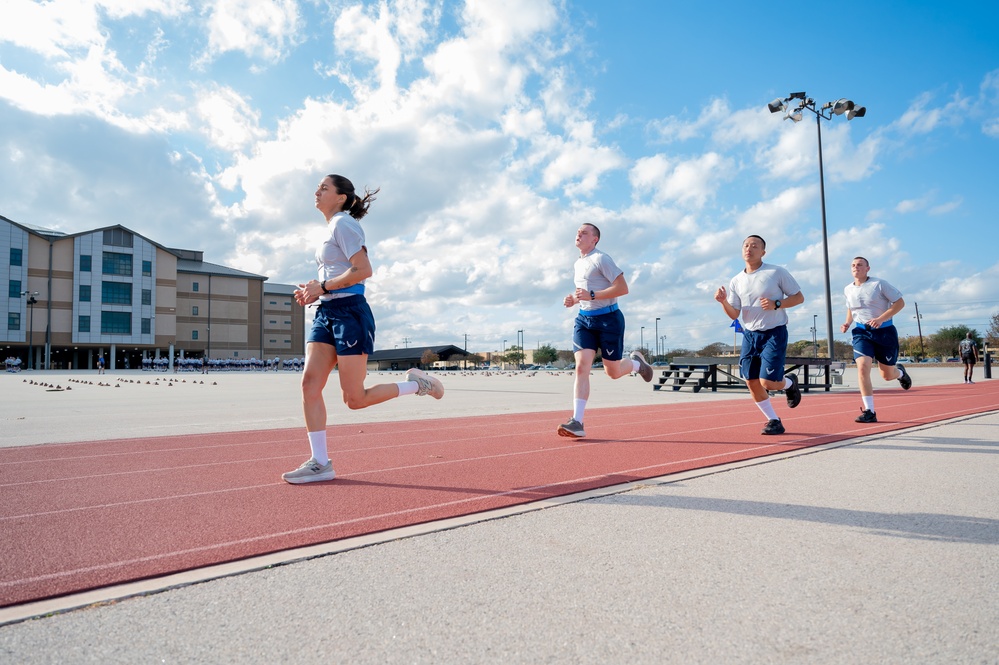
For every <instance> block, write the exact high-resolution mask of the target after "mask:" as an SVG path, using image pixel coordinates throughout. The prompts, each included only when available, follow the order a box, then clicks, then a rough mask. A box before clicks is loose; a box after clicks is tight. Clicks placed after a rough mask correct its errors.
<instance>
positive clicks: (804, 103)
mask: <svg viewBox="0 0 999 665" xmlns="http://www.w3.org/2000/svg"><path fill="white" fill-rule="evenodd" d="M795 99H796V100H798V105H797V106H796V107H794V108H791V107H789V106H788V102H791V101H792V100H795ZM767 108H768V109H770V112H771V113H777V112H779V111H785V113H784V119H785V120H791V121H793V122H801V118H802V114H801V112H802V110H805V109H807V110H809V111H811V112H812V113H814V114H815V127H816V130H817V131H818V136H819V198H820V199H821V201H822V260H823V266H824V267H825V278H826V334H827V335H828V337H829V360H835V359H836V358H835V356H836V347H835V346H833V320H832V294H831V292H830V289H829V237H828V233H827V231H826V183H825V174H824V173H823V169H822V120H823V119H826V120H832V117H833V115H843V114H844V113H845V114H846V119H847V120H853V119H854V118H863V117H864V116H865V115H867V108H865V107H863V106H857V105H856V104H854V103H853V102H852V101H850V100H849V99H837V100H836V101H835V102H826V103H825V104H823V105H822V107H821V108H819V109H816V108H815V100H814V99H812V98H811V97H809V96H807V95H806V94H805V93H804V92H792V93H791V94H790V95H788V96H787V98H785V99H780V98H779V97H778V98H777V99H775V100H773V101H772V102H770V103H769V104H767ZM826 111H829V115H826V114H825V112H826Z"/></svg>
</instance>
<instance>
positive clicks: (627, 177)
mask: <svg viewBox="0 0 999 665" xmlns="http://www.w3.org/2000/svg"><path fill="white" fill-rule="evenodd" d="M996 34H999V8H997V5H996V4H995V3H994V2H984V1H982V2H957V3H946V4H945V3H938V2H912V1H909V2H872V3H867V4H865V5H864V6H863V7H860V6H851V5H847V4H831V3H794V4H787V3H765V4H762V5H760V4H759V3H757V4H756V5H753V4H751V3H745V2H735V1H732V2H716V3H691V2H682V3H681V2H672V1H661V2H651V1H648V2H627V1H625V2H620V3H607V2H597V1H595V0H586V1H582V0H565V1H547V0H505V1H503V2H500V1H497V0H478V1H474V2H457V1H450V2H436V1H433V0H398V1H395V2H392V1H384V2H363V3H360V2H349V1H340V0H336V1H329V2H324V1H320V0H298V1H295V0H212V1H204V2H189V1H186V0H107V1H94V0H56V1H53V2H46V3H39V2H28V1H25V0H7V1H6V2H4V3H3V7H2V9H0V214H3V215H5V216H7V217H9V218H11V219H14V220H16V221H19V222H23V223H27V224H33V225H38V226H44V227H49V228H55V229H59V230H62V231H65V232H69V233H72V232H77V231H82V230H86V229H90V228H95V227H100V226H106V225H110V224H122V225H124V226H126V227H128V228H130V229H133V230H135V231H137V232H138V233H141V234H143V235H145V236H147V237H149V238H151V239H153V240H155V241H157V242H160V243H163V244H165V245H167V246H172V247H183V248H189V249H202V250H204V251H205V256H206V259H207V260H209V261H212V262H216V263H222V264H226V265H230V266H233V267H237V268H241V269H243V270H247V271H250V272H254V273H259V274H263V275H267V276H268V277H269V278H270V279H271V280H273V281H276V282H282V283H299V282H302V281H305V280H307V279H309V278H311V277H313V276H314V267H313V266H314V264H313V262H312V256H313V253H314V248H315V244H316V243H317V242H318V239H319V238H320V237H321V234H322V233H323V230H324V220H323V218H322V216H321V215H320V214H319V213H318V212H316V210H315V209H314V207H313V196H312V195H313V192H314V189H315V186H316V184H317V182H318V181H319V180H320V179H321V178H322V176H323V175H324V174H326V173H330V172H335V173H341V174H343V175H346V176H347V177H349V178H351V179H352V180H353V181H354V183H355V185H357V186H358V187H362V186H364V185H368V186H370V187H372V188H374V187H381V194H380V196H379V199H378V201H377V202H376V203H375V205H374V206H373V207H372V210H371V214H370V215H369V216H368V217H367V218H365V220H364V226H365V228H366V232H367V237H368V245H369V249H370V253H371V257H372V263H373V265H374V268H375V274H374V276H373V277H372V279H371V280H369V286H368V297H369V300H370V301H371V303H372V307H373V309H374V311H375V315H376V318H377V320H378V340H377V344H376V346H377V347H378V348H392V347H394V346H402V345H403V344H405V343H406V342H405V341H404V340H407V339H408V340H409V344H410V345H422V344H440V343H454V344H458V345H462V344H464V339H465V335H466V334H467V335H468V347H469V350H474V351H492V350H500V349H501V347H502V346H503V341H504V340H506V343H507V345H509V344H511V343H513V341H514V340H515V339H516V337H517V331H518V330H524V331H525V335H524V337H525V341H526V344H527V346H529V347H534V346H536V345H537V344H538V343H551V344H554V345H555V346H557V347H558V348H569V345H570V340H571V334H572V319H573V313H572V312H571V311H569V310H566V309H564V308H563V307H562V306H561V301H562V298H563V297H564V295H565V294H566V293H568V292H569V291H570V290H571V289H572V262H573V260H574V258H575V256H576V252H575V249H574V247H573V238H574V234H575V230H576V228H577V227H578V226H579V224H581V223H583V222H594V223H596V224H597V225H598V226H600V228H601V230H602V232H603V239H602V241H601V245H600V246H601V248H602V249H603V250H604V251H606V252H607V253H609V254H610V255H611V256H613V257H614V258H615V260H616V261H617V262H618V264H619V265H620V266H621V267H622V269H624V271H625V274H626V277H627V279H628V283H629V285H630V287H631V293H630V294H629V295H628V296H625V297H624V298H623V299H622V300H621V308H622V310H623V311H624V313H625V316H626V319H627V322H628V336H627V340H626V343H627V345H628V346H629V347H635V346H638V344H639V340H640V338H641V339H643V340H644V342H645V345H646V346H648V347H654V336H655V330H656V325H657V324H656V322H655V319H656V318H657V317H659V319H660V320H659V322H658V332H659V334H660V335H665V337H666V341H665V344H666V346H667V347H669V348H676V347H687V348H694V349H696V348H700V347H702V346H704V345H706V344H709V343H711V342H715V341H726V342H727V341H730V340H731V339H732V337H731V334H730V332H729V328H728V325H729V321H728V320H727V318H726V317H725V316H724V314H723V313H722V311H721V307H720V306H719V305H718V304H717V303H715V302H714V300H713V297H712V296H713V293H714V291H715V289H716V288H717V287H718V286H719V285H721V284H723V283H727V282H728V280H729V279H730V278H731V276H732V275H733V274H735V273H736V272H737V271H738V270H740V269H741V267H742V263H741V260H740V258H739V248H740V245H741V241H742V239H743V238H744V237H745V236H746V235H748V234H750V233H758V234H760V235H762V236H764V237H765V238H766V239H767V242H768V250H769V252H768V255H767V260H768V261H770V262H773V263H777V264H780V265H784V266H786V267H787V268H788V269H789V270H791V272H792V274H794V275H795V277H796V278H797V279H798V281H799V283H800V284H801V285H802V287H803V292H804V294H805V298H806V302H805V304H804V305H802V306H801V307H797V308H794V309H793V310H790V311H789V315H790V317H791V322H790V325H789V328H790V336H791V339H792V340H796V339H804V338H810V337H811V332H810V328H811V326H812V323H813V315H818V325H819V331H820V332H819V337H820V338H823V337H824V334H823V333H824V331H825V327H826V324H825V319H826V317H825V311H826V305H825V298H824V283H823V270H822V244H821V216H820V206H819V180H818V151H817V144H816V128H815V119H814V116H810V115H808V114H807V113H806V117H805V121H803V122H800V123H797V124H795V123H792V122H790V121H784V120H782V119H781V118H782V117H781V115H780V114H770V113H769V112H768V111H767V108H766V105H767V102H769V101H771V100H773V99H774V98H776V97H785V96H787V95H788V93H790V92H792V91H799V90H800V91H805V92H807V93H808V95H809V96H810V97H812V98H814V99H815V100H816V102H817V103H818V104H819V105H821V104H822V103H824V102H826V101H832V100H835V99H838V98H840V97H846V98H849V99H852V100H854V101H856V102H857V103H859V104H862V105H864V106H866V107H867V109H868V111H867V115H866V116H865V117H863V118H858V119H854V120H853V121H850V122H847V121H846V119H845V116H841V117H836V118H834V119H833V120H832V121H830V122H825V121H823V123H822V139H823V140H822V147H823V157H824V163H825V176H826V178H825V184H826V208H827V220H828V229H829V251H830V264H831V270H830V272H831V277H832V309H833V323H834V328H835V330H836V336H837V339H841V340H843V341H846V340H847V336H846V335H842V334H839V332H838V329H839V323H841V322H842V321H843V319H844V302H843V297H842V289H843V286H844V285H845V284H846V283H847V282H849V280H850V273H849V264H850V260H851V259H852V258H853V257H854V256H856V255H863V256H866V257H868V258H869V259H870V262H871V265H872V275H876V276H881V277H884V278H885V279H887V280H888V281H890V282H892V283H893V284H894V285H895V286H897V287H898V288H899V289H901V291H902V292H903V294H904V296H905V299H906V302H907V303H908V307H907V308H906V309H905V310H904V311H903V313H902V315H901V316H899V317H897V318H896V324H897V325H898V327H899V330H900V333H901V334H903V335H907V334H916V332H917V328H916V320H915V319H914V318H913V317H914V315H915V309H914V306H915V304H916V303H918V305H919V311H920V314H921V315H922V321H921V322H922V327H923V333H924V334H929V333H932V332H933V331H935V330H936V329H937V328H939V327H941V326H948V325H956V324H965V325H969V326H971V327H973V328H977V329H978V330H979V332H984V331H985V329H986V328H987V325H988V321H989V319H990V317H991V316H992V314H993V313H995V312H996V311H999V258H997V257H999V231H997V230H996V212H995V211H996V210H997V209H999V192H997V190H999V188H997V187H996V184H995V181H996V172H997V168H996V164H997V157H999V40H997V39H996V38H995V35H996ZM643 326H644V327H645V330H644V332H642V330H641V328H642V327H643Z"/></svg>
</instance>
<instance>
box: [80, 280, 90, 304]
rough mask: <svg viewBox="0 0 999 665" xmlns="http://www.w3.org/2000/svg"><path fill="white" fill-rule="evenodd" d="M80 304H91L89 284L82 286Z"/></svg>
mask: <svg viewBox="0 0 999 665" xmlns="http://www.w3.org/2000/svg"><path fill="white" fill-rule="evenodd" d="M80 302H90V285H89V284H80Z"/></svg>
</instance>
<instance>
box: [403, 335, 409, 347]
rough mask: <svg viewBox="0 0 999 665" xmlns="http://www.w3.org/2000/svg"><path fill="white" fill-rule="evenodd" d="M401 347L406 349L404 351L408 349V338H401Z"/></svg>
mask: <svg viewBox="0 0 999 665" xmlns="http://www.w3.org/2000/svg"><path fill="white" fill-rule="evenodd" d="M402 345H403V348H406V349H408V348H409V338H408V337H403V338H402Z"/></svg>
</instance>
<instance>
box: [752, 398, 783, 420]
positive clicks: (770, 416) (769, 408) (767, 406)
mask: <svg viewBox="0 0 999 665" xmlns="http://www.w3.org/2000/svg"><path fill="white" fill-rule="evenodd" d="M756 406H757V407H759V409H760V411H762V412H763V415H765V416H766V417H767V420H780V418H778V417H777V412H776V411H774V406H773V404H771V403H770V398H769V397H768V398H766V399H765V400H763V401H762V402H757V403H756Z"/></svg>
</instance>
